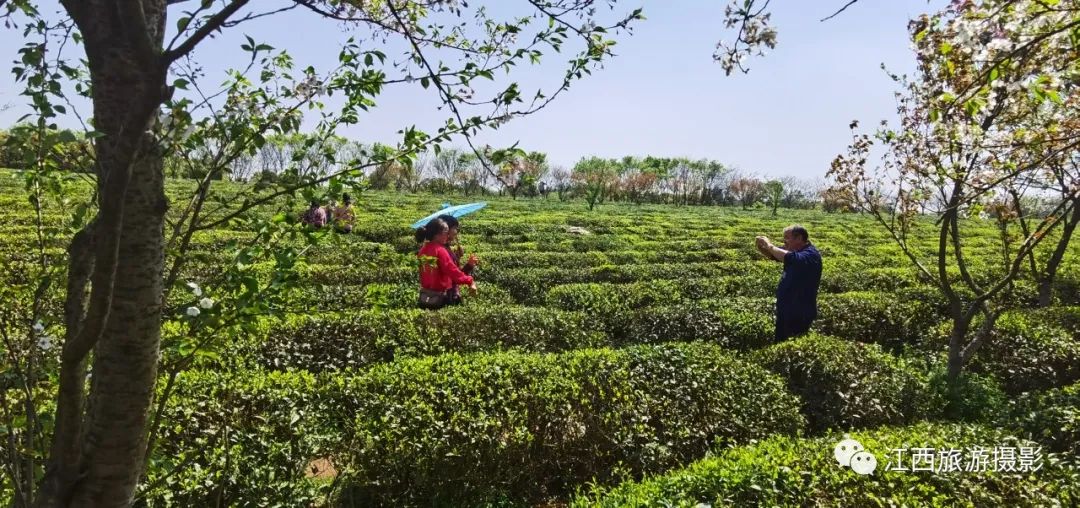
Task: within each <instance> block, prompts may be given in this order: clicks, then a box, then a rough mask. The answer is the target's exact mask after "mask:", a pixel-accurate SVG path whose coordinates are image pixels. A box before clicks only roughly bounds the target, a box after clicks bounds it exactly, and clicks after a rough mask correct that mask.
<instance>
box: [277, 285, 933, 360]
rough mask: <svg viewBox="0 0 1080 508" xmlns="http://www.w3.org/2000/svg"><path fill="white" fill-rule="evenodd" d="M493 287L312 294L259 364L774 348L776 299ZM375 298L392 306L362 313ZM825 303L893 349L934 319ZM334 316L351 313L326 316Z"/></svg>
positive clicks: (825, 325)
mask: <svg viewBox="0 0 1080 508" xmlns="http://www.w3.org/2000/svg"><path fill="white" fill-rule="evenodd" d="M485 289H486V291H485V293H483V294H481V296H478V297H475V298H467V299H466V304H465V305H463V306H460V307H449V308H446V309H443V310H441V311H439V312H426V311H421V310H419V309H415V308H413V307H414V306H415V288H413V287H410V286H409V285H386V286H383V285H372V286H367V287H353V286H336V287H335V286H331V287H328V288H326V292H325V293H323V292H313V293H311V294H307V295H306V296H305V297H304V298H305V302H307V303H305V304H303V305H299V306H298V307H299V308H298V309H297V311H298V312H304V311H307V312H309V314H308V315H304V316H301V317H296V318H292V319H290V320H289V321H287V322H285V323H281V322H269V323H268V325H267V333H266V335H265V340H264V341H263V342H262V343H261V344H260V346H259V347H260V349H259V351H260V353H259V355H258V358H259V359H260V362H261V364H262V365H264V366H266V367H269V368H277V369H282V368H302V369H310V370H323V369H340V368H344V367H363V366H367V365H370V364H372V363H380V362H384V361H389V360H391V359H393V358H395V357H400V356H402V355H404V356H408V357H415V356H424V355H431V354H441V353H446V352H468V351H494V350H500V349H505V348H516V349H524V350H528V351H565V350H568V349H574V348H578V347H595V346H602V345H603V346H627V345H635V344H648V343H660V342H693V341H705V342H710V343H714V344H719V345H722V346H725V347H728V348H731V349H737V350H753V349H759V348H762V347H765V346H768V345H770V344H771V343H772V342H773V332H774V318H773V316H772V301H771V300H770V299H767V298H734V299H728V300H723V301H718V302H708V301H690V302H686V303H678V304H675V305H665V302H666V301H667V300H668V299H669V298H674V297H673V296H672V295H674V294H677V293H678V292H679V289H680V288H679V287H677V286H676V285H674V284H673V283H671V282H663V281H661V282H657V283H655V284H630V285H615V284H597V285H568V286H560V287H558V288H555V289H553V290H552V291H551V292H549V294H548V299H549V306H548V307H519V306H515V305H507V304H506V303H505V302H506V300H508V299H509V297H508V296H507V295H505V294H503V295H498V294H493V291H490V290H491V289H492V288H485ZM346 290H355V291H353V292H349V291H346ZM328 302H329V303H328ZM375 302H381V303H380V305H381V306H384V307H387V308H385V309H381V310H363V309H371V308H372V307H373V306H375ZM822 302H823V303H822V308H823V310H822V314H823V316H822V318H820V319H819V321H818V323H816V324H815V330H818V331H819V332H821V333H824V334H828V335H834V336H838V337H841V338H843V339H847V340H849V341H859V342H868V343H877V344H881V345H882V346H884V347H886V349H893V346H895V345H897V344H903V343H905V341H914V340H916V339H917V338H918V333H919V332H918V330H919V329H920V328H921V326H923V324H922V323H923V321H924V320H925V321H926V322H930V321H932V320H933V316H932V315H930V314H924V313H922V310H923V308H922V306H920V305H918V304H917V302H911V303H908V304H898V305H894V304H893V303H892V302H890V301H889V299H888V298H887V297H885V296H884V295H875V294H863V293H859V294H844V295H824V296H823V297H822ZM560 307H561V308H566V309H578V310H566V311H564V310H560ZM327 310H332V311H338V310H341V311H345V313H344V314H335V313H333V312H321V311H327ZM840 316H845V317H846V319H841V318H840ZM864 322H870V323H874V324H876V325H877V326H876V327H874V326H864V325H863V323H864ZM905 330H906V331H905Z"/></svg>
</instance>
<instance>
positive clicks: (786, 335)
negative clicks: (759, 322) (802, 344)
mask: <svg viewBox="0 0 1080 508" xmlns="http://www.w3.org/2000/svg"><path fill="white" fill-rule="evenodd" d="M813 322H814V318H812V317H801V316H785V315H781V314H777V315H776V335H775V339H776V342H783V341H785V340H787V339H790V338H792V337H797V336H799V335H802V334H804V333H806V332H809V331H810V324H811V323H813Z"/></svg>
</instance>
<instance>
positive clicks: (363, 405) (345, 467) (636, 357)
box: [143, 344, 805, 506]
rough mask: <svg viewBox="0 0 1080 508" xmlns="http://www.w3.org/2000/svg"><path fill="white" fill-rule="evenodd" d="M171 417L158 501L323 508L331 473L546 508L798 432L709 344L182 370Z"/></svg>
mask: <svg viewBox="0 0 1080 508" xmlns="http://www.w3.org/2000/svg"><path fill="white" fill-rule="evenodd" d="M165 417H166V419H165V420H164V421H165V422H168V423H167V425H166V426H165V427H163V428H162V431H161V434H160V438H161V439H160V441H159V444H158V446H157V447H156V448H155V452H154V453H153V460H152V461H151V463H150V467H149V469H148V473H147V475H148V481H147V482H146V485H153V486H154V488H153V489H152V490H150V491H148V492H144V496H143V497H144V498H145V499H147V500H150V501H151V503H150V504H152V505H157V504H172V505H181V506H194V505H204V504H207V503H209V504H218V503H221V504H223V505H234V504H241V505H259V506H266V505H278V504H280V503H282V502H285V503H287V504H289V505H311V504H318V502H319V501H317V499H318V497H320V496H324V495H325V494H326V493H327V489H328V488H329V484H330V483H331V480H330V479H323V480H320V479H312V478H308V473H310V472H311V467H312V466H313V465H325V464H327V463H329V464H332V465H333V467H334V468H336V470H337V471H338V472H339V473H340V474H341V475H342V476H341V477H340V478H339V479H338V480H337V482H336V484H337V485H338V486H339V487H340V488H339V489H338V490H339V493H338V494H336V496H337V504H339V505H352V506H372V505H417V504H426V505H453V506H461V505H480V504H486V503H501V502H509V503H512V504H519V503H533V504H535V503H537V502H542V501H545V500H549V499H557V498H562V499H565V497H566V496H567V495H569V494H570V493H572V492H573V490H574V489H575V488H578V487H580V486H582V485H584V484H585V483H587V482H590V481H598V482H601V483H606V484H613V483H615V482H618V481H621V480H622V479H625V478H634V477H639V476H640V475H641V474H645V473H655V472H659V471H662V470H665V469H667V468H670V467H673V466H677V465H679V464H681V463H685V462H687V461H690V460H694V459H696V458H699V457H701V456H702V455H704V454H705V453H706V452H707V451H709V450H713V449H716V448H717V447H725V446H729V445H735V444H742V443H747V442H750V441H752V440H756V439H763V438H765V437H767V436H769V435H774V434H793V433H796V432H798V431H799V429H801V428H802V427H803V426H804V424H805V421H804V419H803V417H802V416H801V415H800V414H799V412H798V401H797V399H796V398H795V397H794V396H792V395H791V394H789V393H788V392H787V391H786V390H785V389H784V383H783V380H781V379H780V378H778V377H776V376H774V375H772V374H770V373H769V372H767V371H765V370H764V369H762V368H761V367H759V366H757V365H755V364H753V363H749V362H745V361H742V360H741V359H739V358H737V357H735V356H733V355H732V354H731V353H730V352H727V351H725V350H723V349H722V348H719V347H717V346H710V345H706V344H696V345H689V344H680V345H656V346H640V347H635V348H628V349H622V350H611V349H581V350H577V351H573V352H569V353H563V354H519V353H493V354H480V355H458V354H450V355H441V356H436V357H428V358H423V359H414V360H403V361H397V362H393V363H389V364H383V365H379V366H376V367H374V368H372V369H370V370H368V371H367V372H364V373H362V374H355V375H342V374H336V375H333V376H321V377H316V376H313V375H311V374H306V373H302V372H263V371H244V372H239V373H236V374H228V373H221V372H189V373H185V374H183V375H181V376H180V377H179V378H178V380H177V383H176V395H175V399H173V401H172V403H170V404H169V405H168V406H167V410H166V415H165ZM320 459H323V460H320Z"/></svg>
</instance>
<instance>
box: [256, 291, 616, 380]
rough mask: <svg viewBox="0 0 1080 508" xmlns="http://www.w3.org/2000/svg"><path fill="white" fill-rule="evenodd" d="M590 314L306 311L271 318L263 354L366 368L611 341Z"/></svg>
mask: <svg viewBox="0 0 1080 508" xmlns="http://www.w3.org/2000/svg"><path fill="white" fill-rule="evenodd" d="M605 343H606V337H605V336H604V335H603V334H601V333H600V332H598V331H593V330H592V328H591V327H590V326H589V322H588V320H587V319H586V317H585V316H583V315H582V314H580V313H573V312H564V311H558V310H552V309H543V308H533V307H510V306H498V307H478V306H462V307H448V308H445V309H442V310H440V311H438V312H431V311H425V310H420V309H408V310H387V311H373V312H359V313H352V314H346V315H332V314H330V315H319V316H302V317H297V318H293V319H290V320H289V321H287V322H285V323H280V324H277V323H275V324H271V325H270V326H269V331H268V333H267V334H266V338H265V340H264V341H263V342H262V344H261V345H260V347H259V356H258V357H259V362H260V363H261V364H262V365H263V366H264V367H267V368H272V369H286V368H295V369H307V370H313V371H319V370H335V369H344V368H347V367H353V368H364V367H367V366H369V365H372V364H375V363H382V362H389V361H392V360H394V359H398V358H415V357H421V356H429V355H437V354H442V353H451V352H453V353H468V352H480V351H497V350H504V349H517V350H523V351H533V352H551V351H566V350H570V349H576V348H585V347H597V346H603V345H605Z"/></svg>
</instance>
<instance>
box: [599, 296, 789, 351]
mask: <svg viewBox="0 0 1080 508" xmlns="http://www.w3.org/2000/svg"><path fill="white" fill-rule="evenodd" d="M774 327H775V325H774V323H773V317H772V315H771V314H764V313H759V312H747V311H740V310H735V309H728V308H720V309H717V308H710V307H709V306H706V305H704V304H701V303H689V304H681V305H675V306H668V307H650V308H645V309H640V310H638V311H636V312H634V313H633V314H632V316H631V318H630V320H629V322H628V324H627V325H626V327H625V332H624V333H623V334H622V335H620V336H618V337H616V339H615V340H616V343H617V344H633V343H654V342H666V341H693V340H703V341H708V342H714V343H716V344H720V345H722V346H724V347H728V348H733V349H740V350H747V349H757V348H760V347H764V346H766V345H768V344H769V343H771V342H772V339H773V330H774Z"/></svg>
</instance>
